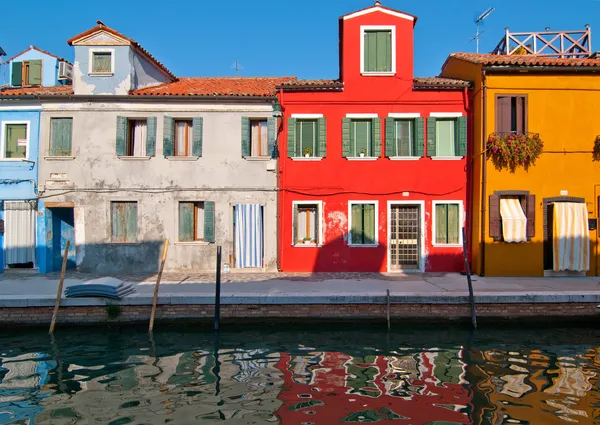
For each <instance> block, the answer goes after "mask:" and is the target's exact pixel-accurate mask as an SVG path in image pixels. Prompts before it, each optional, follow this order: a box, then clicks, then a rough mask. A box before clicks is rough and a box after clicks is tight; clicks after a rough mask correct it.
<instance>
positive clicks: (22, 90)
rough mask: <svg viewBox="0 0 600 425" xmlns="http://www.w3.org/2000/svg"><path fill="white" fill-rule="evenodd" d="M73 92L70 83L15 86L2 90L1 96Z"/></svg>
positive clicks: (52, 94) (54, 94)
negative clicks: (48, 85)
mask: <svg viewBox="0 0 600 425" xmlns="http://www.w3.org/2000/svg"><path fill="white" fill-rule="evenodd" d="M72 94H73V86H72V85H70V84H65V85H63V86H52V87H14V88H4V89H1V90H0V97H21V96H68V95H72Z"/></svg>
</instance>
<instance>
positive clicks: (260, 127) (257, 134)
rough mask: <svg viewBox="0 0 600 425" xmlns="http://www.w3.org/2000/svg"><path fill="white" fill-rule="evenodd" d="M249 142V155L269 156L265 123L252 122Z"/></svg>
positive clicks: (267, 131)
mask: <svg viewBox="0 0 600 425" xmlns="http://www.w3.org/2000/svg"><path fill="white" fill-rule="evenodd" d="M251 140H252V146H251V147H250V153H251V155H252V156H266V155H269V127H268V126H267V122H266V121H253V122H252V134H251Z"/></svg>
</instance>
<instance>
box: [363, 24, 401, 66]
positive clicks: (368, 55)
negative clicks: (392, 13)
mask: <svg viewBox="0 0 600 425" xmlns="http://www.w3.org/2000/svg"><path fill="white" fill-rule="evenodd" d="M360 51H361V66H360V68H361V69H360V71H361V73H362V74H363V75H374V76H378V75H379V76H384V75H394V74H395V73H396V28H395V27H393V26H379V25H376V26H362V27H361V43H360Z"/></svg>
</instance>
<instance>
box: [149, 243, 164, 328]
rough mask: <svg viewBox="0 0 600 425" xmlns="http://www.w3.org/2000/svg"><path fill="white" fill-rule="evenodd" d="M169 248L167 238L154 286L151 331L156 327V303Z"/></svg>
mask: <svg viewBox="0 0 600 425" xmlns="http://www.w3.org/2000/svg"><path fill="white" fill-rule="evenodd" d="M168 248H169V239H165V247H164V249H163V255H162V260H161V262H160V269H159V270H158V276H157V277H156V286H154V299H153V300H152V312H151V313H150V327H149V328H148V331H149V332H152V330H153V329H154V316H155V315H156V303H157V301H158V287H159V286H160V278H161V277H162V274H163V270H164V268H165V261H166V260H167V249H168Z"/></svg>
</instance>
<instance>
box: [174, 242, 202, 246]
mask: <svg viewBox="0 0 600 425" xmlns="http://www.w3.org/2000/svg"><path fill="white" fill-rule="evenodd" d="M210 244H211V242H204V241H194V242H174V243H173V245H183V246H186V245H191V246H194V245H195V246H208V245H210Z"/></svg>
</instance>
